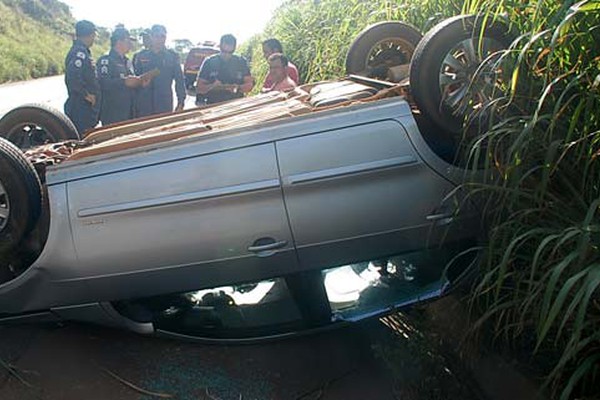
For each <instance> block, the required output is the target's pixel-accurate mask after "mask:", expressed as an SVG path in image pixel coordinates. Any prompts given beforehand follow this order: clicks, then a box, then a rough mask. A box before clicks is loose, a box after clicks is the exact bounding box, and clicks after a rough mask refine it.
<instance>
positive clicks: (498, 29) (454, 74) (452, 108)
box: [409, 15, 513, 133]
mask: <svg viewBox="0 0 600 400" xmlns="http://www.w3.org/2000/svg"><path fill="white" fill-rule="evenodd" d="M482 26H483V20H482V18H481V17H478V16H474V15H460V16H457V17H453V18H450V19H447V20H444V21H442V22H441V23H439V24H437V25H436V26H434V27H433V28H432V29H431V30H430V31H429V32H427V33H426V34H425V36H424V37H423V39H422V40H421V42H420V43H419V44H418V46H417V48H416V49H415V53H414V55H413V58H412V61H411V64H410V73H409V77H410V91H411V95H412V98H413V100H414V102H415V103H416V105H417V107H418V109H419V110H420V111H421V113H422V114H423V116H424V117H425V118H429V119H430V120H431V121H432V122H433V123H434V124H435V125H436V126H437V127H439V128H441V129H442V130H444V131H446V132H450V133H458V132H461V131H462V127H463V122H464V120H465V118H466V117H468V116H469V115H471V113H470V111H472V110H473V109H474V108H470V107H471V106H469V107H466V106H465V104H467V101H468V99H469V98H468V97H467V98H464V97H463V99H460V101H459V102H458V103H456V101H457V99H459V96H458V95H459V94H461V93H469V96H471V93H474V94H473V96H475V95H477V96H480V98H484V97H482V96H483V95H484V92H483V91H484V90H488V91H489V90H491V89H493V87H494V85H489V84H487V87H485V88H484V87H483V86H486V85H482V87H481V93H480V92H479V91H478V90H472V89H473V87H475V86H473V82H474V81H473V80H472V78H473V77H474V75H475V73H474V72H475V70H476V69H477V67H478V66H480V65H481V60H483V59H485V58H486V57H487V56H488V55H489V54H492V53H494V52H497V51H498V50H501V49H506V48H508V47H509V46H510V44H511V43H512V41H513V37H512V35H511V34H510V32H509V29H508V26H507V25H506V24H505V23H504V22H503V21H501V20H496V21H491V20H490V21H487V22H486V24H485V29H484V30H483V36H481V35H480V34H481V32H482ZM480 39H482V42H480ZM480 43H482V46H481V50H483V52H480V51H479V49H480V47H479V44H480ZM468 46H472V47H471V50H473V51H472V53H471V54H472V56H474V58H475V60H473V61H472V62H471V63H470V62H469V60H468V59H469V56H466V55H465V54H466V53H468V52H469V50H466V49H467V47H468ZM461 52H462V53H461ZM456 62H459V67H462V68H463V69H460V68H455V67H456V66H457V64H455V63H456ZM490 64H491V63H490ZM494 76H495V75H494ZM461 83H462V86H461ZM482 83H483V81H482ZM467 88H469V91H468V92H467V91H466V90H467ZM475 88H476V87H475ZM461 89H462V90H464V91H463V92H460V90H461ZM446 93H449V94H448V95H446Z"/></svg>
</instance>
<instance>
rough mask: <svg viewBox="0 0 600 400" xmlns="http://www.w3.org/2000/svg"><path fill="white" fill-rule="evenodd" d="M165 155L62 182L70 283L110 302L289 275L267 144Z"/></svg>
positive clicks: (287, 243)
mask: <svg viewBox="0 0 600 400" xmlns="http://www.w3.org/2000/svg"><path fill="white" fill-rule="evenodd" d="M164 153H165V156H164V157H163V158H164V160H163V161H161V162H159V163H153V164H152V165H146V166H142V167H136V168H133V169H125V170H121V171H119V172H113V173H108V174H104V175H100V176H93V177H89V178H85V179H80V180H76V181H72V182H69V183H68V198H69V213H70V219H71V224H72V230H73V237H74V245H75V249H76V253H77V258H78V262H79V267H78V269H77V271H70V272H69V279H71V280H72V279H80V280H83V281H86V282H87V283H88V287H89V290H90V291H91V292H95V293H97V295H98V296H100V298H97V299H96V300H103V299H105V300H114V299H119V298H124V296H127V297H128V298H133V297H136V296H152V295H156V294H161V293H174V292H184V291H187V290H197V289H201V288H207V287H216V286H220V285H226V284H234V283H239V282H245V281H257V280H260V279H264V278H268V277H272V276H276V275H278V274H279V273H280V270H281V269H284V270H285V269H288V270H295V269H296V268H297V259H296V255H295V252H294V246H293V240H292V236H291V232H290V228H289V224H288V221H287V217H286V213H285V208H284V203H283V197H282V191H281V187H280V181H279V176H278V168H277V163H276V156H275V148H274V144H273V143H267V144H262V145H255V146H250V147H245V148H237V149H231V150H225V151H219V152H214V153H210V154H203V155H198V156H193V157H187V158H183V159H177V158H176V154H177V148H176V147H174V149H173V151H171V152H169V151H165V152H164ZM143 156H144V155H143V153H140V155H139V157H143ZM107 294H110V298H106V297H107ZM90 296H91V295H90Z"/></svg>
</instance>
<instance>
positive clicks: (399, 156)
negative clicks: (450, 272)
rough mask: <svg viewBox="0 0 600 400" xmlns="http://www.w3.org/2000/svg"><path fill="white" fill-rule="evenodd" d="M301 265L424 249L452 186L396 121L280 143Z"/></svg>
mask: <svg viewBox="0 0 600 400" xmlns="http://www.w3.org/2000/svg"><path fill="white" fill-rule="evenodd" d="M276 145H277V155H278V159H279V163H280V168H281V176H282V181H283V190H284V196H285V201H286V205H287V210H288V213H289V218H290V223H291V226H292V231H293V235H294V238H295V241H296V246H297V250H298V255H299V259H300V263H301V265H302V267H306V268H320V267H323V268H325V267H332V266H336V265H342V264H345V263H353V262H358V261H364V260H372V259H375V258H378V257H381V256H386V255H393V254H397V253H401V252H406V251H411V250H418V249H419V248H423V247H425V246H426V245H427V237H428V233H429V227H430V225H431V222H430V220H429V219H428V216H429V218H431V217H430V216H431V215H432V214H434V213H435V211H436V209H437V208H438V207H439V205H440V203H441V200H442V199H443V197H444V196H445V194H447V193H448V192H449V191H450V190H451V189H452V187H453V185H452V184H451V183H450V182H448V181H446V180H445V179H443V178H442V177H440V176H439V175H438V174H436V173H435V172H434V171H432V170H431V169H430V168H429V167H428V166H427V165H426V164H425V163H424V162H423V161H422V160H421V158H420V157H419V155H418V154H417V152H416V151H415V149H414V148H413V146H412V144H411V142H410V140H409V137H408V135H407V134H406V132H405V130H404V128H403V127H402V125H400V124H399V123H398V122H397V121H395V120H383V121H374V122H372V123H368V124H362V125H357V126H350V127H346V128H341V129H336V130H332V131H328V132H322V133H317V134H313V135H308V136H303V137H298V138H293V139H289V140H283V141H280V142H277V143H276Z"/></svg>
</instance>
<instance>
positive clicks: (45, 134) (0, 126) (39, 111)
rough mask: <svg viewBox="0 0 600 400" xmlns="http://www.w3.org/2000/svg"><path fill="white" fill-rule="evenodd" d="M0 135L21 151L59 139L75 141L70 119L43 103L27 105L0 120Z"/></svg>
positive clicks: (74, 131) (77, 134)
mask: <svg viewBox="0 0 600 400" xmlns="http://www.w3.org/2000/svg"><path fill="white" fill-rule="evenodd" d="M0 136H1V137H4V138H6V139H8V140H9V141H10V142H12V143H14V144H15V145H16V146H17V147H19V148H20V149H22V150H26V149H28V148H31V147H35V146H39V145H42V144H46V143H55V142H60V141H63V140H79V133H78V132H77V128H75V125H73V122H71V120H70V119H69V118H68V117H67V116H66V115H64V114H63V113H61V112H60V111H58V110H56V109H54V108H52V107H48V106H46V105H43V104H27V105H24V106H21V107H17V108H15V109H13V110H11V111H9V112H8V113H7V114H6V115H4V117H2V119H0Z"/></svg>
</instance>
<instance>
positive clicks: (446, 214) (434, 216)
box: [425, 213, 454, 221]
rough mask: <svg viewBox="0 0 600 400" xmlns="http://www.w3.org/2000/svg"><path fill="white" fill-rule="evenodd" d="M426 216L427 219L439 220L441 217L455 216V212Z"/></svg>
mask: <svg viewBox="0 0 600 400" xmlns="http://www.w3.org/2000/svg"><path fill="white" fill-rule="evenodd" d="M425 218H426V219H427V221H438V220H440V219H448V218H454V214H453V213H439V214H430V215H428V216H427V217H425Z"/></svg>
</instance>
